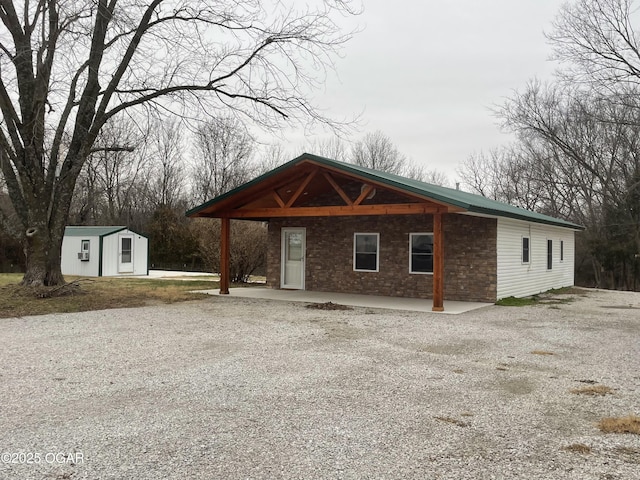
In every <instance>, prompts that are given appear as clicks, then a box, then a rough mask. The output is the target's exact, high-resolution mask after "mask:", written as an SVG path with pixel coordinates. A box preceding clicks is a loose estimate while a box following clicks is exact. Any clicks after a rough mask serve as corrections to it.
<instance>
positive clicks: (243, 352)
mask: <svg viewBox="0 0 640 480" xmlns="http://www.w3.org/2000/svg"><path fill="white" fill-rule="evenodd" d="M0 332H1V334H0V365H2V368H1V369H0V453H1V457H0V458H1V462H0V478H2V479H43V478H45V479H73V480H76V479H80V478H86V479H129V478H131V479H202V478H220V479H272V478H286V479H293V478H296V479H315V478H318V479H324V478H327V479H329V478H331V479H362V478H370V479H378V478H384V479H396V478H397V479H401V478H420V479H424V478H430V479H431V478H433V479H478V478H480V479H484V478H487V479H489V478H495V479H501V478H505V479H507V478H522V479H525V478H526V479H538V478H540V479H543V478H544V479H557V478H569V479H635V478H640V435H634V434H630V433H603V432H601V431H600V430H599V428H598V422H599V421H600V420H601V419H603V418H605V417H623V416H629V415H640V294H637V293H626V292H604V291H595V290H589V291H584V292H575V293H573V294H571V295H564V296H559V297H553V298H549V299H547V300H546V302H545V303H543V304H540V305H536V306H529V307H498V306H493V307H487V308H483V309H480V310H475V311H472V312H468V313H465V314H461V315H438V314H430V313H416V312H404V311H393V310H382V309H370V308H353V309H350V310H334V309H333V308H332V309H328V308H319V309H318V308H306V306H305V304H296V303H286V302H277V301H260V300H249V299H238V298H221V297H211V298H207V299H204V300H202V301H196V302H189V303H181V304H174V305H163V306H153V307H144V308H135V309H118V310H103V311H95V312H84V313H77V314H64V315H63V314H59V315H44V316H37V317H25V318H15V319H3V320H2V321H0ZM605 387H608V388H605ZM595 392H599V393H604V394H601V395H597V394H593V393H595ZM590 393H591V394H590Z"/></svg>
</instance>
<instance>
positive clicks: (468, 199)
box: [186, 153, 583, 230]
mask: <svg viewBox="0 0 640 480" xmlns="http://www.w3.org/2000/svg"><path fill="white" fill-rule="evenodd" d="M304 162H312V163H315V164H317V165H320V166H324V167H328V168H331V169H332V170H337V171H340V172H342V173H344V174H347V175H352V176H355V177H359V178H361V179H364V180H369V181H371V182H373V183H376V184H381V185H385V186H388V187H392V188H394V189H396V190H400V191H403V192H406V193H409V194H414V195H418V196H421V197H427V198H429V199H432V200H433V201H435V202H437V203H440V204H445V205H448V206H451V207H457V209H459V210H462V211H466V212H469V213H476V214H480V215H489V216H495V217H506V218H513V219H517V220H524V221H528V222H535V223H542V224H547V225H554V226H559V227H565V228H571V229H574V230H582V229H583V227H582V226H580V225H577V224H575V223H571V222H568V221H565V220H562V219H559V218H555V217H551V216H549V215H544V214H541V213H537V212H532V211H530V210H526V209H523V208H520V207H515V206H513V205H509V204H506V203H503V202H498V201H496V200H491V199H489V198H486V197H483V196H481V195H476V194H473V193H468V192H463V191H461V190H456V189H452V188H447V187H441V186H438V185H432V184H429V183H425V182H420V181H418V180H413V179H409V178H405V177H402V176H399V175H394V174H391V173H387V172H381V171H379V170H374V169H371V168H367V167H362V166H359V165H353V164H350V163H345V162H340V161H337V160H331V159H329V158H325V157H320V156H318V155H313V154H309V153H303V154H302V155H300V156H299V157H296V158H294V159H293V160H291V161H289V162H287V163H285V164H283V165H281V166H279V167H277V168H275V169H273V170H271V171H269V172H267V173H265V174H263V175H260V176H259V177H257V178H255V179H253V180H251V181H250V182H247V183H245V184H243V185H241V186H239V187H237V188H235V189H233V190H230V191H229V192H227V193H224V194H222V195H220V196H218V197H216V198H213V199H212V200H209V201H208V202H205V203H203V204H202V205H199V206H197V207H194V208H192V209H191V210H189V211H187V212H186V215H187V216H190V217H193V216H206V215H202V214H203V213H204V212H205V210H208V209H215V207H216V206H217V205H219V204H221V203H224V202H226V201H227V200H232V199H233V197H235V196H237V195H239V194H241V193H242V192H245V191H247V190H249V189H251V188H253V187H256V186H257V185H259V184H261V183H262V182H265V181H267V180H269V179H272V178H274V177H276V176H278V175H281V174H282V173H283V172H286V171H287V170H289V169H292V168H293V167H295V166H296V165H299V164H301V163H304ZM199 214H200V215H199Z"/></svg>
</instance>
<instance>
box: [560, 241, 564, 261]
mask: <svg viewBox="0 0 640 480" xmlns="http://www.w3.org/2000/svg"><path fill="white" fill-rule="evenodd" d="M560 261H561V262H564V240H560Z"/></svg>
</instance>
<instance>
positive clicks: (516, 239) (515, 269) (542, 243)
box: [496, 218, 575, 299]
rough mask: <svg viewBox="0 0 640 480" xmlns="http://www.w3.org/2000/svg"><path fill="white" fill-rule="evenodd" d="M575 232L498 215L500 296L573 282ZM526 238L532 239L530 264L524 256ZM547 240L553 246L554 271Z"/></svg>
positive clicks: (522, 294)
mask: <svg viewBox="0 0 640 480" xmlns="http://www.w3.org/2000/svg"><path fill="white" fill-rule="evenodd" d="M574 235H575V232H574V231H573V230H571V229H568V228H562V227H554V226H551V225H543V224H539V223H530V222H524V221H520V220H512V219H507V218H498V233H497V242H496V247H497V256H498V258H497V288H496V297H497V298H498V299H500V298H505V297H510V296H514V297H524V296H527V295H534V294H536V293H540V292H544V291H547V290H549V289H551V288H560V287H567V286H571V285H573V281H574V276H573V270H574V257H575V249H574ZM525 237H527V238H529V263H524V262H523V258H522V255H523V251H522V250H523V240H522V239H523V238H525ZM547 240H551V245H552V249H553V250H552V252H551V260H552V265H551V266H552V268H551V270H549V269H547V259H548V256H547V245H548V243H547ZM560 245H562V250H563V251H562V257H563V258H562V261H560Z"/></svg>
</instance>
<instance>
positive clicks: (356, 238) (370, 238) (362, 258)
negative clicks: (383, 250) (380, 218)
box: [353, 233, 380, 272]
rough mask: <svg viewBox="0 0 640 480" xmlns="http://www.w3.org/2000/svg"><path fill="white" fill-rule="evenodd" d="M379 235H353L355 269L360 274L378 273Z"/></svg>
mask: <svg viewBox="0 0 640 480" xmlns="http://www.w3.org/2000/svg"><path fill="white" fill-rule="evenodd" d="M379 239H380V234H379V233H356V234H354V235H353V269H354V270H356V271H360V272H377V271H378V249H379V243H380V242H379Z"/></svg>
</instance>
